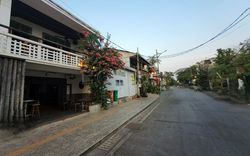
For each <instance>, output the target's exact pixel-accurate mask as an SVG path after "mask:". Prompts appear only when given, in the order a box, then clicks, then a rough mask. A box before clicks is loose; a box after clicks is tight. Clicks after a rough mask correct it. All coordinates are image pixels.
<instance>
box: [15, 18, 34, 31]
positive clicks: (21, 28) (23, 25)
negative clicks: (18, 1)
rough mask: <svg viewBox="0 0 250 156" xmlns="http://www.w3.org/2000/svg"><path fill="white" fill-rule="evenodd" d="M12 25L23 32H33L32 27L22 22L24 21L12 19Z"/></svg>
mask: <svg viewBox="0 0 250 156" xmlns="http://www.w3.org/2000/svg"><path fill="white" fill-rule="evenodd" d="M10 27H12V28H14V29H16V30H18V31H21V32H23V33H27V34H32V28H31V27H29V26H27V25H25V24H22V23H19V22H16V21H13V20H11V21H10Z"/></svg>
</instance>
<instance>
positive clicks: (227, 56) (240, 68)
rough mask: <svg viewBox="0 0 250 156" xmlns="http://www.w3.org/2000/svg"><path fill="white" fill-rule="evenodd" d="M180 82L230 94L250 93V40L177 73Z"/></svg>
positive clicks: (247, 94) (219, 51)
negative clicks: (237, 47)
mask: <svg viewBox="0 0 250 156" xmlns="http://www.w3.org/2000/svg"><path fill="white" fill-rule="evenodd" d="M177 80H178V82H179V83H181V84H183V85H188V86H194V85H195V86H198V87H199V88H200V89H202V90H214V91H218V92H222V93H226V94H230V95H235V96H240V95H243V96H244V97H245V98H246V99H247V100H249V93H250V43H249V40H247V41H245V42H244V43H241V44H240V48H239V49H231V48H228V49H217V55H216V57H215V58H210V59H207V60H203V61H201V62H199V63H197V64H195V65H192V66H191V67H189V68H185V69H183V70H180V71H179V72H178V73H177Z"/></svg>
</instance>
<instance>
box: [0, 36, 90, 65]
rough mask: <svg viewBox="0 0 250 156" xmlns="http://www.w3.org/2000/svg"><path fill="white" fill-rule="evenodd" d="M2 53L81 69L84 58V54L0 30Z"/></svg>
mask: <svg viewBox="0 0 250 156" xmlns="http://www.w3.org/2000/svg"><path fill="white" fill-rule="evenodd" d="M0 55H6V56H11V57H16V58H22V59H25V60H27V61H29V62H34V63H41V64H50V65H55V66H61V67H66V68H74V69H80V67H79V65H80V62H81V60H83V59H84V56H82V55H77V54H74V53H71V52H67V51H65V50H62V49H58V48H55V47H52V46H48V45H45V44H42V43H39V42H35V41H32V40H29V39H25V38H23V37H19V36H16V35H12V34H5V33H2V32H0ZM85 57H86V56H85Z"/></svg>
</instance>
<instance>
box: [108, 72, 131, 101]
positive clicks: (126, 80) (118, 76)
mask: <svg viewBox="0 0 250 156" xmlns="http://www.w3.org/2000/svg"><path fill="white" fill-rule="evenodd" d="M133 73H134V72H130V71H126V70H118V71H116V72H115V73H114V75H113V78H111V79H109V80H108V82H109V83H110V85H108V86H107V88H108V90H118V98H123V97H127V96H134V95H135V94H136V84H135V80H134V79H133V78H132V75H133ZM121 81H122V84H121Z"/></svg>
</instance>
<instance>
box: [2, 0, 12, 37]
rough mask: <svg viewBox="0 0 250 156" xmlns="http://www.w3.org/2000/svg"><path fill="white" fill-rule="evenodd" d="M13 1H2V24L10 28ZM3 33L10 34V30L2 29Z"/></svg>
mask: <svg viewBox="0 0 250 156" xmlns="http://www.w3.org/2000/svg"><path fill="white" fill-rule="evenodd" d="M11 3H12V0H0V15H1V16H0V24H2V25H6V26H10V15H11ZM0 31H1V32H8V29H6V28H3V27H0Z"/></svg>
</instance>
